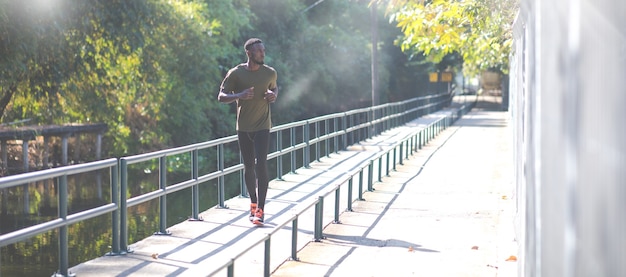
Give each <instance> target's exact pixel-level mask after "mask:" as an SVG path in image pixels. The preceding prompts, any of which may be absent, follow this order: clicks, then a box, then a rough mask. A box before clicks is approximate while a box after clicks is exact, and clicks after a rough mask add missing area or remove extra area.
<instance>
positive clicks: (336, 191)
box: [334, 187, 341, 224]
mask: <svg viewBox="0 0 626 277" xmlns="http://www.w3.org/2000/svg"><path fill="white" fill-rule="evenodd" d="M340 189H341V187H337V189H336V190H335V221H334V223H336V224H339V223H341V222H340V221H339V196H340V192H339V190H340Z"/></svg>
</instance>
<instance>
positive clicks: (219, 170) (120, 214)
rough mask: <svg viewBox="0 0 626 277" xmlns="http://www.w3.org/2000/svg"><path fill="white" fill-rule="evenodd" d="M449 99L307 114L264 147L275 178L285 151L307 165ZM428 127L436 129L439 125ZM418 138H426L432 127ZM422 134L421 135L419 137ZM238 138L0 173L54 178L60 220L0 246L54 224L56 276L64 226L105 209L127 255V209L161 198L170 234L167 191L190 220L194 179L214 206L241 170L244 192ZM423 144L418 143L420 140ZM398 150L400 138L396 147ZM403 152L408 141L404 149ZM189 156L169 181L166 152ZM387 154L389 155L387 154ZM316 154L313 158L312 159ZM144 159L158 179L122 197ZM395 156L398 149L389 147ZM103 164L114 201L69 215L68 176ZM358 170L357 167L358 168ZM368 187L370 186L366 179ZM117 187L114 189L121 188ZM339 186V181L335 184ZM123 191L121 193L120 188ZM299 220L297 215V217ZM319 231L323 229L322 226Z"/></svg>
mask: <svg viewBox="0 0 626 277" xmlns="http://www.w3.org/2000/svg"><path fill="white" fill-rule="evenodd" d="M449 103H450V95H449V94H447V93H442V94H438V95H431V96H425V97H418V98H414V99H410V100H406V101H402V102H397V103H389V104H383V105H379V106H375V107H370V108H363V109H357V110H352V111H348V112H343V113H336V114H331V115H326V116H320V117H316V118H313V119H310V120H304V121H299V122H292V123H289V124H284V125H280V126H276V127H274V128H272V129H271V132H270V133H271V136H272V139H273V140H274V141H275V142H276V145H275V146H274V147H273V148H274V149H272V151H273V152H271V153H269V155H268V160H272V159H274V160H276V168H277V178H278V179H280V178H282V175H283V174H284V165H283V156H285V155H289V157H290V172H295V171H296V169H297V167H298V166H297V161H296V158H297V154H298V152H300V154H301V156H302V158H303V160H302V166H304V167H308V165H309V163H310V162H311V161H312V159H314V160H319V159H320V157H322V155H325V156H328V155H330V153H332V152H338V151H339V150H341V149H345V148H346V147H347V146H348V145H351V144H354V143H357V142H359V141H362V140H364V139H367V138H371V137H372V136H374V135H377V134H379V133H381V132H383V131H385V130H389V129H391V128H394V127H396V126H400V125H402V124H404V123H406V122H408V121H410V120H413V119H416V118H418V117H420V116H422V115H426V114H429V113H432V112H433V111H436V110H440V109H441V108H443V107H444V106H447V105H448V104H449ZM433 128H440V127H439V126H437V127H433ZM428 129H429V128H427V129H426V130H427V131H426V132H427V133H425V134H422V133H421V132H420V133H419V136H423V135H424V136H429V137H430V136H431V134H432V133H428V132H435V131H434V130H431V131H428ZM421 139H422V138H420V139H419V141H421ZM236 142H237V136H236V135H234V136H229V137H223V138H219V139H215V140H211V141H207V142H203V143H197V144H193V145H187V146H183V147H177V148H172V149H166V150H162V151H157V152H152V153H146V154H141V155H133V156H128V157H122V158H119V159H116V158H112V159H107V160H103V161H97V162H92V163H86V164H81V165H73V166H66V167H59V168H54V169H48V170H42V171H38V172H32V173H26V174H20V175H15V176H9V177H3V178H0V189H4V188H9V187H13V186H19V185H23V184H28V183H30V182H37V181H40V180H44V179H50V178H59V194H58V195H59V196H58V197H59V216H58V218H57V219H55V220H52V221H48V222H45V223H41V224H38V225H34V226H31V227H27V228H23V229H20V230H17V231H14V232H11V233H8V234H4V235H1V236H0V247H2V246H6V245H9V244H12V243H16V242H20V241H24V240H26V239H29V238H32V237H34V236H36V235H38V234H41V233H43V232H46V231H49V230H54V229H59V230H60V232H59V254H60V255H59V256H60V260H59V271H58V274H57V275H60V276H69V275H68V259H67V257H68V250H67V249H68V241H67V227H68V225H70V224H73V223H77V222H80V221H83V220H86V219H90V218H93V217H96V216H99V215H102V214H105V213H112V229H113V230H112V243H111V249H112V250H111V252H110V253H108V255H120V254H125V253H128V252H129V251H130V250H129V249H128V230H127V229H128V226H127V218H128V208H129V207H132V206H135V205H138V204H141V203H145V202H147V201H150V200H153V199H157V198H158V199H159V201H160V206H159V209H160V211H159V231H158V232H156V233H155V234H164V235H166V234H168V231H167V226H166V225H167V224H166V222H167V221H166V207H167V195H168V194H170V193H173V192H177V191H180V190H183V189H187V188H191V190H192V205H191V219H197V220H200V218H199V217H198V214H199V213H200V211H199V203H200V200H199V193H198V191H199V187H198V186H199V185H200V184H202V183H205V182H209V181H212V180H216V181H217V197H218V206H219V207H225V204H224V200H225V191H224V178H225V176H226V175H229V174H232V173H237V172H239V173H240V184H241V187H240V189H241V195H242V196H246V195H247V192H246V190H245V186H244V182H243V174H242V171H243V164H242V163H241V162H236V163H232V164H227V163H226V162H225V161H226V160H225V157H224V156H225V155H224V154H225V151H226V150H225V149H226V147H227V145H228V144H232V143H236ZM417 145H418V147H421V144H419V143H418V144H417ZM400 147H401V148H402V144H401V145H400ZM204 150H211V151H214V152H215V153H216V160H217V162H216V165H217V166H216V168H215V170H213V171H211V172H208V173H206V174H201V173H200V172H199V151H204ZM407 151H408V147H407ZM181 154H185V155H190V156H191V159H190V161H191V165H190V168H191V174H190V177H189V178H188V179H186V180H183V181H180V182H177V183H174V184H168V179H167V172H168V168H167V167H168V163H167V159H168V157H172V156H176V155H181ZM387 154H388V153H387ZM311 156H313V157H311ZM146 161H153V162H154V161H158V169H159V181H158V189H156V190H153V191H150V192H147V193H143V194H141V195H137V196H134V197H131V198H129V199H127V193H126V192H127V191H128V190H129V188H130V187H131V186H132V185H133V184H134V183H133V180H129V174H128V170H129V166H131V165H133V164H137V163H141V162H146ZM394 161H395V148H394ZM394 167H395V163H394ZM103 168H109V169H110V171H111V172H110V176H111V178H110V179H111V180H110V184H111V193H112V196H111V199H112V201H111V203H109V204H106V205H102V206H100V207H97V208H93V209H89V210H86V211H82V212H79V213H76V214H72V215H67V180H66V178H67V175H71V174H76V173H85V172H90V171H96V170H100V169H103ZM361 174H362V172H361ZM369 185H370V186H371V184H369ZM118 186H119V190H118ZM337 188H338V187H337ZM120 192H122V193H120ZM296 223H297V218H296ZM320 232H321V231H320Z"/></svg>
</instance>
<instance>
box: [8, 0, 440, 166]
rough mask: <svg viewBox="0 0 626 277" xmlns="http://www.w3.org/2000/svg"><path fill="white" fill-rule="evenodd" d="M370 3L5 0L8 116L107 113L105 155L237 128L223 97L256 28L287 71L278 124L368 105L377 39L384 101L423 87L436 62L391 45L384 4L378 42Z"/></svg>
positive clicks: (90, 117) (94, 117) (271, 59)
mask: <svg viewBox="0 0 626 277" xmlns="http://www.w3.org/2000/svg"><path fill="white" fill-rule="evenodd" d="M369 2H370V0H347V1H317V0H284V1H275V0H254V1H250V0H171V1H163V0H135V1H125V0H85V1H72V0H55V1H39V0H23V1H13V0H0V116H1V120H2V122H4V123H7V122H12V121H18V120H23V119H31V122H32V123H34V124H65V123H90V122H98V123H100V122H104V123H106V124H107V125H108V126H109V131H108V132H107V134H106V135H105V138H104V142H105V148H104V149H105V150H108V152H107V155H108V156H123V155H131V154H137V153H143V152H148V151H153V150H159V149H163V148H166V147H172V146H179V145H185V144H190V143H195V142H199V141H205V140H209V139H214V138H217V137H222V136H226V135H232V134H233V133H234V128H235V124H234V121H235V114H234V112H235V111H234V105H230V106H229V105H224V104H219V103H218V102H217V101H216V99H215V98H216V94H217V91H218V89H219V85H220V82H221V80H222V78H223V77H224V75H225V73H226V71H227V70H228V69H229V68H231V67H233V66H235V65H236V64H238V63H241V62H244V61H245V54H244V51H243V47H242V44H243V42H244V41H245V40H246V39H247V38H249V37H260V38H262V39H263V40H264V41H265V44H266V48H267V56H266V62H267V63H268V64H270V65H271V66H273V67H275V68H276V69H277V70H278V73H279V80H278V81H279V86H280V88H281V89H280V94H281V95H280V98H279V101H277V103H276V104H274V105H275V110H276V111H277V112H276V113H274V122H275V124H281V123H285V122H289V121H293V120H298V119H304V118H310V117H313V116H316V115H320V114H327V113H332V112H338V111H344V110H348V109H353V108H357V107H364V106H368V105H370V103H371V91H372V89H371V62H372V61H371V56H370V51H371V47H377V48H378V49H379V50H380V55H379V60H377V61H375V62H377V63H378V64H379V65H380V66H379V84H380V88H379V90H380V95H381V99H383V100H384V101H382V103H384V102H386V101H389V100H394V101H396V100H404V99H407V98H411V97H415V96H418V95H420V94H425V93H426V89H427V84H428V83H427V82H426V81H424V80H427V79H426V76H427V71H428V70H429V68H431V67H432V64H430V63H425V62H423V58H422V57H417V58H414V59H412V60H409V59H408V57H407V55H406V54H405V53H402V52H401V51H400V48H399V47H397V46H395V45H394V40H396V39H397V37H398V36H400V35H401V32H400V29H398V28H397V27H395V26H393V25H391V24H389V23H388V22H386V21H385V20H382V19H383V18H384V11H382V10H381V11H380V12H379V14H377V15H376V16H378V17H379V20H378V25H377V26H376V28H378V29H379V34H380V40H379V42H378V43H377V45H372V42H371V37H370V36H371V32H372V29H371V28H372V26H371V22H370V20H371V15H370V8H369V6H368V4H369ZM307 7H308V8H307Z"/></svg>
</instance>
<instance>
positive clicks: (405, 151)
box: [192, 103, 473, 277]
mask: <svg viewBox="0 0 626 277" xmlns="http://www.w3.org/2000/svg"><path fill="white" fill-rule="evenodd" d="M472 107H473V103H468V105H465V106H463V107H462V108H461V109H459V110H458V111H457V112H456V113H448V114H446V115H442V117H440V118H438V119H436V120H435V121H433V122H432V123H430V124H428V126H426V127H424V128H422V129H420V130H418V131H416V132H414V133H411V134H410V135H408V136H407V137H405V138H404V139H403V140H401V141H399V142H396V143H395V144H394V145H392V146H391V147H390V148H389V149H387V150H385V151H382V152H380V153H377V154H376V155H375V156H374V157H373V158H371V159H369V160H368V161H365V162H363V163H361V164H360V165H358V166H357V167H356V169H355V170H353V171H351V172H348V173H346V174H344V175H342V176H341V177H340V178H338V180H337V181H336V182H335V183H333V184H331V185H329V186H328V187H327V188H326V189H325V190H324V191H323V192H321V193H320V194H319V195H318V197H317V198H314V199H313V200H311V201H308V202H303V203H300V204H298V205H297V206H296V207H295V208H294V210H295V212H294V213H293V214H292V215H291V217H289V218H288V219H287V220H285V221H283V222H277V225H276V226H275V227H273V228H272V229H271V230H270V231H269V232H267V233H265V234H263V235H262V236H261V237H259V238H257V239H256V240H254V241H253V242H252V243H249V244H247V245H246V246H245V247H244V249H242V250H241V251H239V252H237V253H235V254H234V256H233V257H229V258H224V260H225V261H224V262H222V263H221V264H220V265H218V266H216V267H215V268H214V269H213V270H212V271H210V272H209V273H206V270H207V268H206V266H205V265H197V266H196V268H197V269H196V268H194V269H192V274H194V275H195V274H198V276H213V275H215V274H218V273H219V272H222V271H224V270H226V274H227V276H229V277H233V276H235V274H234V269H235V261H236V260H237V259H238V258H240V257H242V256H243V255H244V254H246V253H247V252H249V251H250V250H252V249H254V248H255V247H257V246H259V245H261V244H264V246H263V247H264V260H263V276H270V274H271V272H270V271H271V268H270V256H271V243H270V242H271V239H272V236H274V235H275V234H276V233H277V232H279V231H280V230H282V229H283V228H285V227H286V226H287V225H288V224H289V223H291V244H290V247H291V249H290V250H291V256H290V259H292V260H298V257H297V252H298V249H297V244H298V232H299V231H301V230H300V229H299V227H298V219H299V217H300V216H301V215H302V214H303V213H305V212H307V211H308V210H310V209H311V208H314V209H315V210H314V213H315V216H314V218H315V219H314V220H315V222H314V231H313V233H314V235H313V238H314V240H315V241H320V240H322V239H323V238H324V235H323V228H324V219H323V216H324V210H323V209H324V200H325V199H326V198H327V197H328V196H329V195H331V194H332V195H333V196H334V201H335V203H334V216H333V220H332V222H335V223H338V222H339V215H340V213H341V211H340V206H341V205H340V201H341V200H340V199H341V187H343V186H346V185H347V187H348V188H347V190H348V192H347V195H346V204H345V206H347V209H346V211H352V203H353V202H354V200H353V189H354V188H353V186H354V179H355V178H358V189H357V190H358V191H357V195H358V196H357V199H356V200H363V192H365V191H373V190H374V188H373V184H374V171H375V170H374V167H375V164H376V163H378V166H377V169H378V181H379V182H380V181H382V176H383V172H382V168H383V167H385V168H386V172H385V176H389V175H390V166H391V167H392V168H393V170H395V169H396V165H398V164H400V165H402V164H403V159H408V158H409V156H411V155H413V153H414V152H417V151H418V150H419V149H421V148H422V146H423V145H425V144H427V143H428V142H429V141H430V140H431V139H433V138H434V137H435V136H436V135H438V134H439V133H440V132H441V131H443V130H444V129H446V128H447V127H449V126H450V125H452V123H454V122H455V121H456V120H457V119H458V118H459V117H461V116H462V115H463V114H465V113H467V112H468V111H469V110H471V108H472ZM383 163H385V164H384V166H383ZM365 173H367V181H366V182H367V184H364V182H365V181H364V179H365V178H364V177H363V175H364V174H365ZM357 176H358V177H357ZM365 185H367V188H366V189H365V188H364V187H365ZM213 266H214V265H213V264H212V265H211V267H213ZM200 268H201V269H200Z"/></svg>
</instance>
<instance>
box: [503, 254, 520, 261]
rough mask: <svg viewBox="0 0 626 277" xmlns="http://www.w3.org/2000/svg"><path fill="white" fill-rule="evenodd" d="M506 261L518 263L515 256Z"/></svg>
mask: <svg viewBox="0 0 626 277" xmlns="http://www.w3.org/2000/svg"><path fill="white" fill-rule="evenodd" d="M506 261H507V262H516V261H517V257H515V256H513V255H511V256H509V258H508V259H506Z"/></svg>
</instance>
